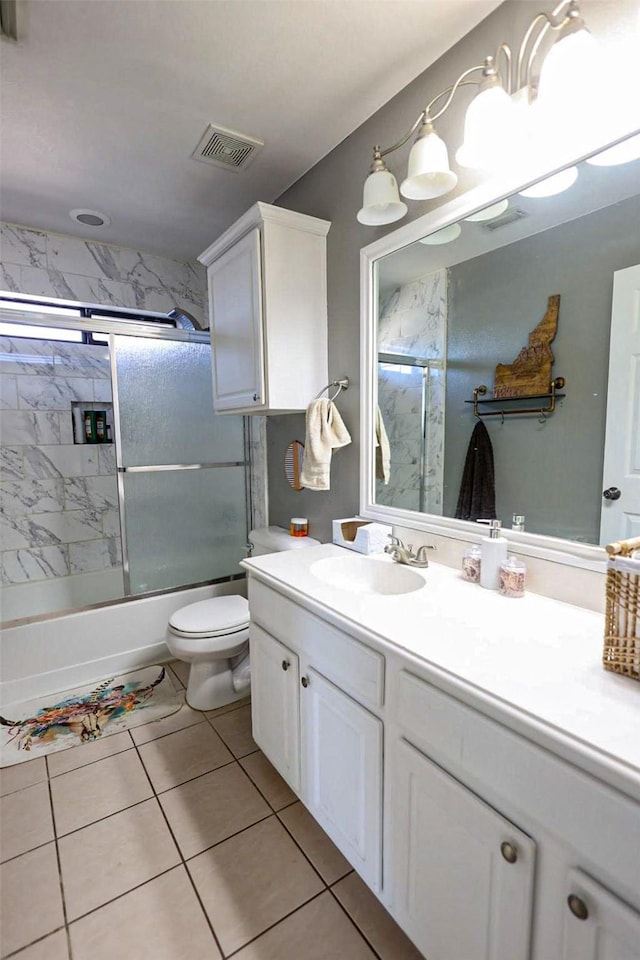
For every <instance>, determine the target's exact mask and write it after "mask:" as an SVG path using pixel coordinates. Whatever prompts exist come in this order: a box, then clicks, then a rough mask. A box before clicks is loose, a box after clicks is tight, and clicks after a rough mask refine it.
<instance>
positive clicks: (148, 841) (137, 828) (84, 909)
mask: <svg viewBox="0 0 640 960" xmlns="http://www.w3.org/2000/svg"><path fill="white" fill-rule="evenodd" d="M58 844H59V851H60V866H61V869H62V885H63V890H64V898H65V903H66V905H67V917H68V918H69V919H70V920H75V919H76V918H77V917H81V916H82V915H83V914H85V913H88V912H89V910H93V909H95V907H100V906H102V905H103V904H104V903H107V901H109V900H113V899H114V898H115V897H119V896H120V895H121V894H123V893H126V892H127V891H128V890H132V889H133V888H134V887H137V886H139V885H140V884H141V883H145V882H146V881H147V880H152V879H153V878H154V877H157V876H158V874H160V873H164V871H165V870H169V869H170V868H171V867H175V866H176V864H178V863H179V862H180V855H179V853H178V851H177V849H176V845H175V843H174V842H173V839H172V837H171V833H170V832H169V829H168V827H167V824H166V822H165V819H164V817H163V816H162V811H161V810H160V807H159V806H158V802H157V800H156V799H155V797H154V799H153V800H147V801H145V802H144V803H140V804H138V805H137V806H136V807H130V808H129V809H128V810H122V811H121V812H120V813H116V814H114V815H113V816H112V817H107V819H106V820H100V821H99V822H98V823H93V824H91V826H89V827H85V828H84V829H83V830H76V832H75V833H71V834H69V836H67V837H62V838H61V839H60V840H59V841H58Z"/></svg>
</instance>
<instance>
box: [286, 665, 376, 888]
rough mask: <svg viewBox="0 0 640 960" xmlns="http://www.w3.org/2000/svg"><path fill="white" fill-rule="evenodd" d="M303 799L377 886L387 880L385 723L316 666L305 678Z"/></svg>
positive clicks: (301, 697) (302, 700)
mask: <svg viewBox="0 0 640 960" xmlns="http://www.w3.org/2000/svg"><path fill="white" fill-rule="evenodd" d="M301 685H302V688H301V696H300V714H301V728H302V783H303V789H302V799H303V800H304V802H305V804H306V806H307V807H308V808H309V810H310V811H311V813H312V814H313V816H314V817H315V819H316V820H317V821H318V823H319V824H320V826H321V827H322V828H323V829H324V830H325V831H326V832H327V833H328V834H329V836H330V837H331V839H332V840H333V842H334V843H335V844H336V846H337V847H338V848H339V849H340V850H341V851H342V853H343V854H344V855H345V857H347V859H348V860H349V861H350V863H352V864H353V866H354V867H355V868H356V870H357V871H358V873H359V874H360V876H361V877H362V878H363V879H364V880H366V882H367V883H368V884H369V886H371V887H372V888H373V889H374V890H380V888H381V882H382V722H381V721H380V720H379V719H378V718H377V717H374V715H373V714H372V713H369V711H368V710H365V709H364V707H361V706H360V704H358V703H356V702H355V700H352V699H351V697H348V696H347V695H346V694H345V693H343V692H342V691H341V690H339V689H338V688H337V687H335V686H334V685H333V684H332V683H330V682H329V681H328V680H325V678H324V677H323V676H321V675H320V674H319V673H316V672H315V670H312V669H308V670H306V671H304V675H303V676H302V677H301Z"/></svg>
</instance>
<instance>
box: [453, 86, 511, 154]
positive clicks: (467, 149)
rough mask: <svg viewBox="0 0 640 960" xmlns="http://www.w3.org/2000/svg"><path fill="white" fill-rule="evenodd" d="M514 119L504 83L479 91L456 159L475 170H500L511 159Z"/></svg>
mask: <svg viewBox="0 0 640 960" xmlns="http://www.w3.org/2000/svg"><path fill="white" fill-rule="evenodd" d="M514 120H515V108H514V105H513V103H512V102H511V98H510V96H509V94H508V93H507V92H506V91H505V90H504V89H503V87H501V86H495V87H490V88H489V89H488V90H482V91H480V93H478V94H477V95H476V96H475V97H474V99H473V100H472V101H471V103H470V104H469V108H468V109H467V113H466V116H465V120H464V142H463V144H462V146H461V147H460V148H459V149H458V151H457V153H456V161H457V162H458V163H459V164H460V166H461V167H472V168H473V169H475V170H487V171H493V170H499V169H500V167H501V166H504V165H505V164H507V163H508V161H509V154H510V144H511V142H512V139H513V137H514V130H513V124H514Z"/></svg>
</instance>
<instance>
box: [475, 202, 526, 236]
mask: <svg viewBox="0 0 640 960" xmlns="http://www.w3.org/2000/svg"><path fill="white" fill-rule="evenodd" d="M528 216H529V214H528V213H526V211H524V210H520V209H519V208H518V207H512V208H510V209H509V210H506V211H505V212H504V213H503V214H502V215H501V216H499V217H495V219H494V220H487V222H486V223H483V224H482V229H483V230H491V231H493V230H500V229H501V227H508V226H509V224H510V223H515V222H516V220H522V219H523V217H528Z"/></svg>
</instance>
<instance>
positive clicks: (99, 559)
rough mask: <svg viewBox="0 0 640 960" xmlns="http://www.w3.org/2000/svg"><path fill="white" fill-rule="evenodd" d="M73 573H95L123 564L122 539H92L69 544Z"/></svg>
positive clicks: (70, 563)
mask: <svg viewBox="0 0 640 960" xmlns="http://www.w3.org/2000/svg"><path fill="white" fill-rule="evenodd" d="M69 566H70V569H71V573H94V572H97V571H99V570H110V569H112V568H113V567H120V566H122V551H121V548H120V540H119V539H118V538H116V537H114V538H113V539H107V540H92V541H86V542H85V543H70V544H69Z"/></svg>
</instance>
